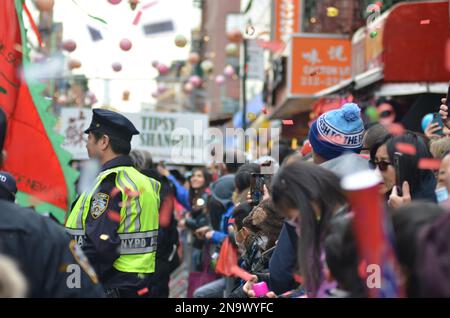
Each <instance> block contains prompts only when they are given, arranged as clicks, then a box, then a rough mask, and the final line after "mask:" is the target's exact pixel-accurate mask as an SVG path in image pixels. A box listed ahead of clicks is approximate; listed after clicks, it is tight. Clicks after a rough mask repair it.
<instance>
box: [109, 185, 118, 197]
mask: <svg viewBox="0 0 450 318" xmlns="http://www.w3.org/2000/svg"><path fill="white" fill-rule="evenodd" d="M119 192H120V190H119V188H117V187H114V189H112V191H111V196H112V197H115V196H116V195H117V194H118V193H119Z"/></svg>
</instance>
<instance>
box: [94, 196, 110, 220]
mask: <svg viewBox="0 0 450 318" xmlns="http://www.w3.org/2000/svg"><path fill="white" fill-rule="evenodd" d="M108 203H109V195H107V194H106V193H102V192H99V193H97V194H95V196H94V198H93V199H92V206H91V215H92V217H93V218H94V219H98V218H99V216H100V215H102V214H103V212H105V211H106V208H107V207H108Z"/></svg>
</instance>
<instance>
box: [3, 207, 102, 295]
mask: <svg viewBox="0 0 450 318" xmlns="http://www.w3.org/2000/svg"><path fill="white" fill-rule="evenodd" d="M73 246H76V244H75V241H71V239H70V237H69V235H68V234H67V233H66V231H65V230H64V227H62V226H61V225H59V224H57V223H56V222H55V221H53V220H51V219H50V218H48V217H44V216H42V215H39V214H38V213H36V212H35V211H33V210H31V209H25V208H22V207H20V206H18V205H16V204H14V203H12V202H8V201H5V200H0V254H3V255H6V256H9V257H10V258H12V259H13V260H14V261H15V262H16V263H17V264H18V267H19V269H20V270H21V272H22V273H23V274H24V276H25V278H26V279H27V283H28V294H27V296H29V297H68V298H72V297H86V298H91V297H104V293H103V290H102V288H101V286H100V285H99V284H95V283H94V282H93V281H95V279H96V277H95V275H94V276H92V275H88V274H87V272H86V271H85V269H86V268H87V269H89V266H90V265H89V264H88V262H86V261H83V257H84V255H82V252H81V251H80V250H79V249H76V248H74V247H73ZM80 253H81V255H80ZM70 265H72V266H70ZM76 268H77V269H78V270H77V269H76ZM78 272H79V273H80V276H79V285H77V281H76V280H77V277H75V276H74V275H77V273H78ZM78 287H79V288H78Z"/></svg>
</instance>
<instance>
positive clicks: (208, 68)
mask: <svg viewBox="0 0 450 318" xmlns="http://www.w3.org/2000/svg"><path fill="white" fill-rule="evenodd" d="M200 67H201V68H202V70H203V72H205V73H207V74H209V73H211V72H212V70H213V68H214V64H213V62H211V60H204V61H203V62H202V63H201V64H200Z"/></svg>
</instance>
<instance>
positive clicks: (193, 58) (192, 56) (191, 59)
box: [188, 52, 200, 64]
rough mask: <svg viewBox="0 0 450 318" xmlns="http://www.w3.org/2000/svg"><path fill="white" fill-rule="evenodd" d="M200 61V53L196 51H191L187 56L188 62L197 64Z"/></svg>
mask: <svg viewBox="0 0 450 318" xmlns="http://www.w3.org/2000/svg"><path fill="white" fill-rule="evenodd" d="M199 61H200V55H198V53H197V52H191V54H189V57H188V62H189V63H190V64H197V63H198V62H199Z"/></svg>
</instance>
